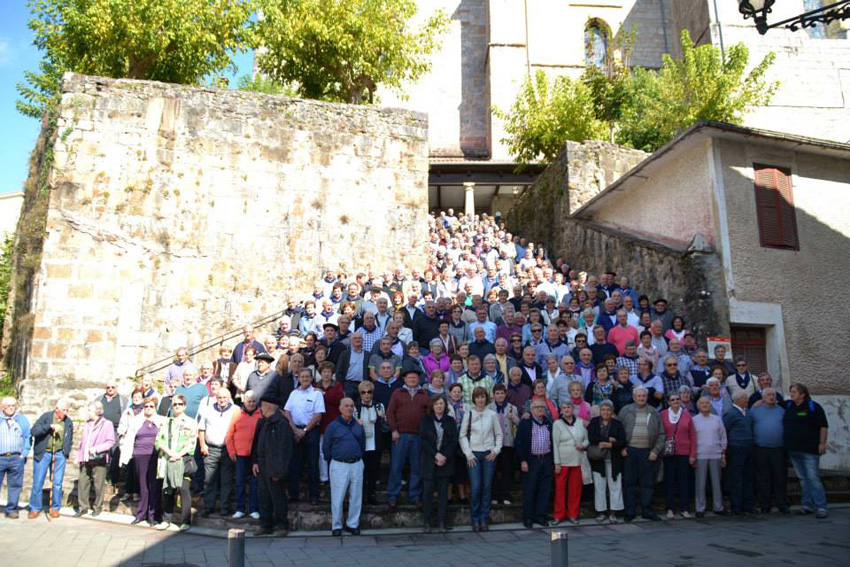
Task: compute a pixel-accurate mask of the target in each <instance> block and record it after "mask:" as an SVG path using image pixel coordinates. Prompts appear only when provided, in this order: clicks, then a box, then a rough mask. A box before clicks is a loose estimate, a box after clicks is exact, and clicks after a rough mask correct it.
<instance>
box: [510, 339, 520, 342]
mask: <svg viewBox="0 0 850 567" xmlns="http://www.w3.org/2000/svg"><path fill="white" fill-rule="evenodd" d="M511 342H512V343H521V342H522V339H511Z"/></svg>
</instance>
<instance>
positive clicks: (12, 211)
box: [0, 191, 24, 234]
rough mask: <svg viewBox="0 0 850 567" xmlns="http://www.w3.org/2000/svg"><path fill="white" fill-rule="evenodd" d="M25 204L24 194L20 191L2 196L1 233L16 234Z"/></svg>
mask: <svg viewBox="0 0 850 567" xmlns="http://www.w3.org/2000/svg"><path fill="white" fill-rule="evenodd" d="M23 203H24V194H23V193H22V192H20V191H16V192H14V193H2V194H0V233H4V234H14V233H15V227H16V226H17V225H18V218H19V217H20V216H21V205H23Z"/></svg>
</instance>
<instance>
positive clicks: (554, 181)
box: [508, 140, 649, 250]
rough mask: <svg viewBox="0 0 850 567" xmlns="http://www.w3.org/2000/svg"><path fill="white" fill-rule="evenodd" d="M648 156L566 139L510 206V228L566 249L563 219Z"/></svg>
mask: <svg viewBox="0 0 850 567" xmlns="http://www.w3.org/2000/svg"><path fill="white" fill-rule="evenodd" d="M648 155H649V154H647V153H646V152H642V151H640V150H633V149H630V148H624V147H621V146H618V145H616V144H610V143H608V142H598V141H592V140H587V141H585V142H584V143H578V142H567V143H566V146H565V147H564V150H563V151H562V152H561V153H560V154H558V157H557V158H555V160H554V161H553V162H552V163H551V164H550V165H549V167H547V168H546V169H545V170H544V171H543V173H541V174H540V176H539V177H538V178H537V180H536V181H535V182H534V184H533V185H532V186H531V187H529V188H528V190H527V191H526V192H525V194H524V195H523V196H522V198H521V199H520V200H519V201H518V202H517V203H516V204H515V205H514V207H513V208H512V209H511V211H510V214H509V216H508V222H509V224H510V227H511V230H512V231H513V232H514V234H522V235H523V236H524V237H525V238H527V239H528V240H531V241H533V242H537V241H542V242H546V243H548V244H549V246H550V247H551V248H552V249H554V250H563V249H564V248H565V245H566V242H565V241H564V235H563V234H562V233H561V232H560V230H559V227H560V222H561V221H562V220H563V219H565V218H567V217H568V216H569V215H570V214H571V213H573V212H575V211H576V210H578V209H579V208H580V207H581V206H582V205H584V204H585V203H586V202H588V201H589V200H590V199H592V198H593V197H594V196H595V195H596V194H597V193H599V192H600V191H602V190H603V189H605V187H607V186H608V185H610V184H611V183H613V182H614V181H616V180H617V179H619V178H620V177H621V176H622V175H623V174H625V173H626V172H628V171H629V170H630V169H631V168H633V167H634V166H636V165H637V164H638V163H640V162H641V161H643V160H644V159H645V158H646V157H647V156H648Z"/></svg>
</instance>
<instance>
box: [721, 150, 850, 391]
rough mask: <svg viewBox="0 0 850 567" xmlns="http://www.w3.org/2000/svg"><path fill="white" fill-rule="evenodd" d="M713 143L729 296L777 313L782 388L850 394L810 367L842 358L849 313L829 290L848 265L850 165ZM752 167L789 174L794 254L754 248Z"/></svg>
mask: <svg viewBox="0 0 850 567" xmlns="http://www.w3.org/2000/svg"><path fill="white" fill-rule="evenodd" d="M717 144H718V145H719V153H720V159H721V160H722V163H723V178H722V179H723V186H724V195H725V200H726V203H725V208H726V215H727V218H728V226H729V229H728V230H729V242H730V246H731V249H732V254H731V258H729V263H730V268H731V273H732V276H733V277H732V279H730V282H729V286H730V290H729V293H730V296H731V297H734V299H735V300H736V301H737V302H739V303H749V304H754V305H755V306H759V305H761V306H763V310H764V311H765V312H767V309H768V306H778V308H779V309H781V320H780V321H779V323H781V324H782V325H783V326H784V329H781V331H782V332H783V333H784V343H785V346H786V348H787V360H788V368H787V372H786V376H784V377H783V378H784V379H785V380H786V382H785V385H786V387H787V384H788V383H789V379H790V381H797V380H799V381H803V382H806V383H807V384H808V385H809V387H810V389H811V390H812V391H813V393H817V394H848V393H850V388H848V385H847V381H846V379H845V378H844V376H843V375H842V373H841V372H832V371H829V370H826V371H822V370H815V369H831V368H841V367H842V366H843V365H844V362H845V353H844V352H843V349H842V348H837V345H846V344H850V312H848V310H847V309H846V308H841V307H840V305H841V304H843V300H839V299H838V298H837V296H836V294H835V288H834V286H835V284H836V282H840V281H842V280H843V279H844V277H845V274H846V273H847V270H848V268H850V260H848V259H850V198H848V195H850V160H847V159H836V158H829V157H826V156H819V155H814V154H807V153H803V152H799V151H798V152H790V151H780V150H775V149H772V148H770V147H768V146H764V145H756V144H744V143H736V142H731V141H720V142H717ZM754 162H755V163H763V164H769V165H777V166H783V167H789V168H790V169H791V171H792V184H793V188H792V191H793V199H794V206H795V209H796V217H797V230H798V234H799V242H800V250H799V251H795V250H783V249H776V248H764V247H762V246H761V245H760V243H759V235H758V220H757V218H756V209H755V193H754V188H753V170H752V164H753V163H754ZM753 309H755V307H752V306H751V311H752V310H753ZM733 317H734V313H733ZM733 322H734V318H733ZM740 322H747V321H740ZM768 339H769V340H770V337H768Z"/></svg>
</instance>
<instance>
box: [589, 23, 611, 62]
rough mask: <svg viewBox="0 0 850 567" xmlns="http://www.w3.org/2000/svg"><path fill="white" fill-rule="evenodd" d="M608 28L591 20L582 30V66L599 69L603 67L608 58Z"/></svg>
mask: <svg viewBox="0 0 850 567" xmlns="http://www.w3.org/2000/svg"><path fill="white" fill-rule="evenodd" d="M607 30H608V26H606V25H605V24H604V23H603V22H600V21H599V20H591V21H590V22H588V24H587V27H585V28H584V64H585V65H586V66H588V67H590V66H594V67H597V68H599V69H603V68H604V67H605V60H606V58H607V57H608V31H607Z"/></svg>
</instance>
